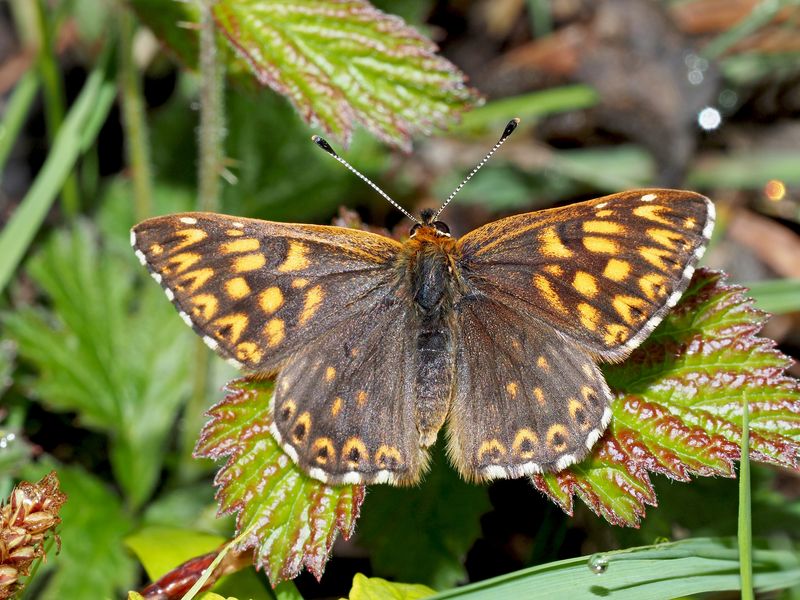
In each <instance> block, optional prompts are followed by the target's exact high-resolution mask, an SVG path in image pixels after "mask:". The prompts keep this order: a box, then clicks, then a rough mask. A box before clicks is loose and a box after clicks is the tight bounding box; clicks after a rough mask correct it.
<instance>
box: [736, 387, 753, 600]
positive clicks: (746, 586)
mask: <svg viewBox="0 0 800 600" xmlns="http://www.w3.org/2000/svg"><path fill="white" fill-rule="evenodd" d="M749 413H750V411H749V405H748V402H747V392H746V391H745V392H744V393H743V394H742V458H741V460H740V462H739V532H738V533H739V534H738V536H737V537H738V541H739V577H740V578H741V587H742V600H754V599H755V594H754V592H753V531H752V520H751V519H750V415H749Z"/></svg>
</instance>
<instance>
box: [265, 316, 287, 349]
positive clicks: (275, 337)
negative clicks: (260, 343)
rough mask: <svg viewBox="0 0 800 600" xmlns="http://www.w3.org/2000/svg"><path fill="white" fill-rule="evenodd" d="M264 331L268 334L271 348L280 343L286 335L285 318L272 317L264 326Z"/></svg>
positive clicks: (268, 342)
mask: <svg viewBox="0 0 800 600" xmlns="http://www.w3.org/2000/svg"><path fill="white" fill-rule="evenodd" d="M264 333H265V335H266V336H267V344H269V346H270V347H271V348H272V347H275V346H277V345H278V344H280V343H281V342H282V341H283V338H284V336H285V335H286V330H285V326H284V324H283V320H282V319H271V320H270V321H269V322H268V323H267V325H266V327H265V328H264Z"/></svg>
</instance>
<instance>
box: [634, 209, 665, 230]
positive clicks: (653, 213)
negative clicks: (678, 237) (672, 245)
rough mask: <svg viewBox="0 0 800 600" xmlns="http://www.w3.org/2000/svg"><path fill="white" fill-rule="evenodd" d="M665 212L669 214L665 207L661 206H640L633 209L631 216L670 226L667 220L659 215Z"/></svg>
mask: <svg viewBox="0 0 800 600" xmlns="http://www.w3.org/2000/svg"><path fill="white" fill-rule="evenodd" d="M665 211H667V212H669V210H668V209H667V207H666V206H664V205H662V204H642V205H640V206H637V207H636V208H634V209H633V214H634V215H636V216H637V217H642V218H643V219H647V220H648V221H654V222H656V223H662V224H664V225H671V223H670V221H669V219H666V218H664V217H663V216H662V215H661V213H662V212H665Z"/></svg>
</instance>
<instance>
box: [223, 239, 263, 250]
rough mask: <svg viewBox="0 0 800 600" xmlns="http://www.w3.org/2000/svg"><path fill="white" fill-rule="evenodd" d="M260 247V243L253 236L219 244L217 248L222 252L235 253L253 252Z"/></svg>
mask: <svg viewBox="0 0 800 600" xmlns="http://www.w3.org/2000/svg"><path fill="white" fill-rule="evenodd" d="M260 247H261V243H260V242H259V241H258V240H257V239H255V238H242V239H239V240H233V241H232V242H224V243H222V244H220V246H219V249H220V252H222V253H223V254H235V253H240V252H254V251H256V250H258V249H259V248H260Z"/></svg>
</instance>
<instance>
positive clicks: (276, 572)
mask: <svg viewBox="0 0 800 600" xmlns="http://www.w3.org/2000/svg"><path fill="white" fill-rule="evenodd" d="M271 395H272V384H271V383H269V382H266V381H263V380H257V379H255V378H252V379H242V380H238V381H235V382H233V383H231V384H229V386H228V395H227V397H226V398H225V399H224V400H223V401H222V402H220V403H219V404H217V405H216V406H214V407H213V408H212V409H211V410H210V411H209V416H210V417H211V420H210V421H209V422H208V423H207V424H206V426H205V427H204V428H203V432H202V434H201V437H200V441H199V442H198V444H197V448H196V450H195V453H196V455H197V456H199V457H206V458H214V459H218V458H222V457H228V462H227V463H226V464H225V466H224V467H222V469H220V471H219V472H218V473H217V476H216V478H215V483H216V485H217V486H218V487H219V489H218V491H217V499H218V500H219V503H220V509H219V510H220V513H223V514H230V513H234V512H236V513H238V515H237V534H238V533H241V532H243V531H246V530H248V529H249V528H250V527H251V526H254V527H253V529H252V531H251V532H250V534H249V535H248V536H247V537H246V538H245V539H243V540H242V542H241V543H240V544H239V545H238V547H237V548H236V550H237V551H243V550H246V549H249V548H252V549H253V550H254V563H255V565H256V566H257V567H263V568H264V570H265V571H266V572H267V574H268V576H269V579H270V581H271V582H272V584H273V585H274V584H276V583H277V582H279V581H281V580H283V579H291V578H293V577H296V576H297V575H298V574H299V573H300V571H301V570H302V568H303V567H306V568H307V569H308V570H309V571H311V572H312V573H313V574H314V575H315V576H316V577H317V578H320V577H321V576H322V572H323V570H324V567H325V562H326V561H327V560H328V555H329V554H330V551H331V547H332V546H333V542H334V540H335V539H336V536H337V534H338V533H339V532H341V533H342V535H343V536H344V537H345V538H348V537H350V535H351V534H352V533H353V528H354V526H355V521H356V519H357V518H358V514H359V510H360V508H361V502H362V501H363V499H364V487H363V486H358V485H354V486H338V487H331V486H327V485H325V484H323V483H320V482H318V481H316V480H314V479H311V478H309V477H307V476H306V475H304V474H303V473H302V472H301V471H300V470H299V469H298V468H297V467H296V466H295V464H294V463H293V462H292V461H291V460H289V457H288V456H286V454H284V452H283V450H281V448H280V446H278V444H277V443H276V442H275V440H274V439H273V438H272V435H271V434H270V432H269V425H270V423H271V418H272V416H271V415H270V414H269V410H268V408H267V407H268V406H269V398H270V396H271Z"/></svg>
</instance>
